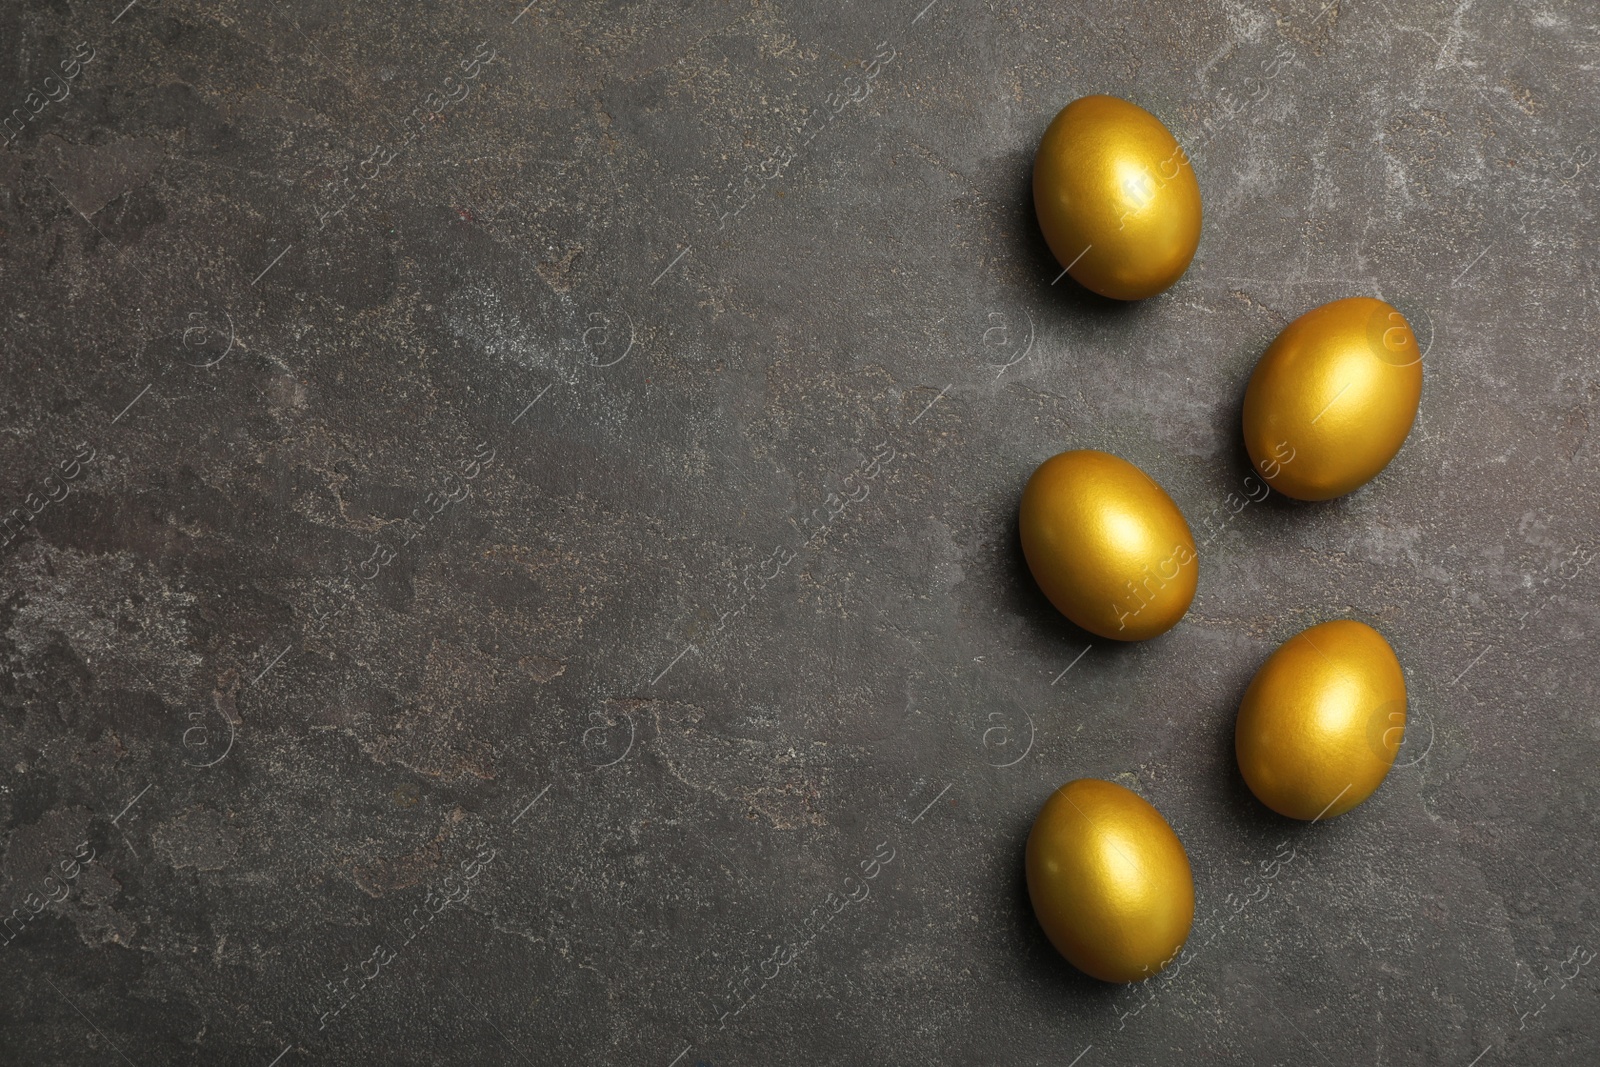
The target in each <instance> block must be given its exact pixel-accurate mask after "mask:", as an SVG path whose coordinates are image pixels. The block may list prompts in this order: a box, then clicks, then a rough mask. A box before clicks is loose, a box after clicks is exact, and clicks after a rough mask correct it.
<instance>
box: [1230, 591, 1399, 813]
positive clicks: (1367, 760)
mask: <svg viewBox="0 0 1600 1067" xmlns="http://www.w3.org/2000/svg"><path fill="white" fill-rule="evenodd" d="M1405 724H1406V680H1405V673H1404V671H1402V670H1401V667H1400V660H1399V658H1398V657H1397V656H1396V655H1395V654H1394V649H1392V648H1390V647H1389V642H1387V641H1385V640H1384V638H1383V635H1382V634H1380V633H1378V631H1377V630H1374V629H1373V628H1372V627H1370V626H1368V625H1367V624H1366V623H1362V622H1357V621H1356V620H1354V619H1335V620H1333V621H1331V622H1324V623H1320V624H1319V625H1316V626H1313V627H1311V628H1310V629H1308V630H1304V631H1302V632H1301V633H1298V634H1296V635H1295V636H1293V637H1291V638H1289V640H1287V641H1285V642H1284V643H1283V644H1282V645H1280V646H1278V648H1277V650H1276V651H1275V652H1273V653H1272V655H1271V656H1269V657H1268V658H1267V661H1266V662H1265V663H1263V664H1262V665H1261V668H1260V670H1258V671H1257V672H1256V675H1255V677H1254V678H1253V679H1251V682H1250V687H1249V688H1248V689H1246V690H1245V694H1244V699H1243V700H1242V701H1241V702H1240V704H1239V715H1238V718H1237V719H1236V720H1235V721H1234V731H1233V739H1234V754H1235V756H1236V757H1237V759H1238V761H1239V773H1240V774H1242V775H1243V776H1244V780H1245V784H1246V785H1248V786H1249V787H1250V791H1251V792H1252V793H1254V794H1255V795H1256V797H1257V799H1259V800H1260V801H1261V802H1262V803H1263V804H1265V805H1266V806H1267V807H1269V808H1271V809H1272V810H1273V811H1275V812H1277V813H1278V814H1280V815H1287V816H1288V817H1290V818H1291V819H1309V820H1311V821H1317V820H1319V819H1327V818H1332V817H1333V816H1335V815H1341V814H1343V813H1344V812H1347V811H1349V810H1350V809H1351V808H1354V807H1355V806H1356V805H1358V804H1360V803H1361V802H1362V801H1364V800H1366V799H1367V798H1368V797H1370V796H1371V795H1372V794H1373V793H1374V792H1375V791H1376V790H1377V788H1378V786H1379V785H1381V784H1382V783H1383V780H1384V778H1385V777H1386V776H1387V775H1388V773H1389V768H1390V767H1391V766H1393V764H1394V759H1395V756H1396V754H1397V753H1398V752H1399V751H1400V745H1401V743H1402V742H1403V741H1404V740H1405Z"/></svg>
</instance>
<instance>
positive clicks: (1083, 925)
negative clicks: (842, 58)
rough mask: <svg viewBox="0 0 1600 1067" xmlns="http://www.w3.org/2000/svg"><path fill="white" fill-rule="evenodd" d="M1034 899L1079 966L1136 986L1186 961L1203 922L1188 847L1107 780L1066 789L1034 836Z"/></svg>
mask: <svg viewBox="0 0 1600 1067" xmlns="http://www.w3.org/2000/svg"><path fill="white" fill-rule="evenodd" d="M1027 870H1028V897H1029V899H1031V900H1032V901H1033V913H1034V914H1035V915H1036V916H1038V918H1039V925H1040V926H1042V927H1044V932H1045V934H1046V936H1048V937H1049V938H1050V943H1051V944H1052V945H1054V946H1055V947H1056V950H1057V951H1058V952H1060V953H1061V954H1062V955H1063V956H1065V957H1066V958H1067V960H1068V962H1070V963H1071V964H1072V965H1073V966H1074V967H1076V968H1078V969H1079V970H1080V971H1083V972H1084V973H1085V974H1088V975H1092V976H1093V977H1095V978H1098V979H1100V980H1101V981H1104V982H1137V981H1138V980H1139V979H1141V978H1148V977H1149V976H1150V975H1153V974H1156V973H1157V972H1159V971H1160V970H1161V969H1162V968H1163V967H1165V966H1166V965H1167V963H1168V962H1170V961H1171V959H1172V957H1174V956H1176V955H1177V954H1178V950H1179V949H1180V948H1182V947H1183V943H1184V941H1186V940H1187V939H1188V937H1189V927H1190V925H1191V924H1192V923H1193V922H1194V877H1193V875H1192V874H1191V872H1190V870H1189V857H1188V856H1187V855H1186V854H1185V853H1184V851H1183V843H1182V842H1180V841H1179V840H1178V835H1177V834H1175V833H1173V832H1172V827H1170V826H1168V825H1167V820H1165V819H1163V818H1162V817H1161V813H1160V812H1159V811H1157V810H1156V809H1155V808H1153V807H1151V806H1150V804H1149V803H1148V802H1147V801H1146V800H1145V799H1144V798H1143V797H1141V796H1139V794H1137V793H1135V792H1132V791H1131V790H1128V789H1124V788H1123V787H1122V786H1120V785H1116V784H1115V783H1112V782H1103V781H1101V780H1099V779H1098V778H1079V779H1078V780H1077V781H1073V782H1068V783H1067V784H1066V785H1064V786H1062V787H1061V788H1060V789H1057V790H1056V791H1055V793H1054V794H1052V795H1051V797H1050V799H1049V800H1047V801H1045V803H1044V807H1042V808H1040V809H1039V815H1038V817H1037V818H1036V819H1034V820H1033V831H1032V832H1031V833H1030V834H1028V856H1027Z"/></svg>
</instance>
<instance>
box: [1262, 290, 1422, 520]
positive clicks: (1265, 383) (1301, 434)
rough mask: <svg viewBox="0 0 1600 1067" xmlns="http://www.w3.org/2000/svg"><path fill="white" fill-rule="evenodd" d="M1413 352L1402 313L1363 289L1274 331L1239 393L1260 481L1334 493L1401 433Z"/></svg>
mask: <svg viewBox="0 0 1600 1067" xmlns="http://www.w3.org/2000/svg"><path fill="white" fill-rule="evenodd" d="M1421 398H1422V353H1421V352H1420V351H1419V350H1418V349H1417V339H1416V338H1415V337H1414V336H1412V333H1411V327H1410V326H1409V325H1408V324H1407V323H1406V320H1405V316H1403V315H1401V314H1400V312H1398V311H1396V310H1395V309H1394V308H1393V307H1391V306H1389V305H1388V304H1386V303H1384V302H1383V301H1382V300H1374V299H1372V298H1371V297H1367V296H1356V297H1350V298H1349V299H1347V300H1335V301H1334V302H1333V303H1331V304H1324V305H1322V306H1321V307H1319V308H1314V309H1312V310H1311V311H1308V312H1306V313H1305V314H1304V315H1301V316H1300V317H1299V318H1298V319H1295V320H1294V321H1293V322H1291V323H1290V324H1289V325H1287V326H1285V327H1284V328H1283V332H1282V333H1280V334H1278V338H1277V340H1275V341H1273V342H1272V345H1271V346H1270V347H1269V348H1268V349H1267V351H1266V354H1264V355H1263V356H1262V357H1261V360H1260V362H1258V363H1257V364H1256V369H1255V373H1253V374H1251V375H1250V384H1249V386H1247V387H1246V388H1245V393H1244V445H1245V449H1246V450H1247V451H1248V452H1249V453H1250V461H1251V462H1252V463H1254V464H1255V467H1256V469H1257V470H1259V471H1260V472H1261V474H1262V476H1263V477H1264V478H1266V480H1267V483H1268V484H1269V485H1271V486H1272V488H1274V489H1276V490H1278V491H1279V492H1281V493H1285V494H1287V495H1289V496H1292V497H1297V498H1298V499H1300V500H1327V499H1328V498H1330V497H1336V496H1342V495H1343V494H1345V493H1348V492H1350V490H1352V489H1354V488H1356V487H1357V486H1359V485H1361V484H1363V483H1364V482H1366V481H1368V480H1369V479H1371V478H1372V477H1374V476H1375V475H1376V474H1377V473H1378V472H1379V471H1381V470H1383V468H1384V467H1386V466H1388V464H1389V461H1390V460H1391V459H1393V458H1394V456H1395V453H1396V452H1399V451H1400V446H1401V445H1402V444H1404V443H1405V439H1406V434H1408V433H1410V432H1411V424H1412V422H1414V421H1415V420H1416V417H1417V403H1418V401H1419V400H1420V399H1421Z"/></svg>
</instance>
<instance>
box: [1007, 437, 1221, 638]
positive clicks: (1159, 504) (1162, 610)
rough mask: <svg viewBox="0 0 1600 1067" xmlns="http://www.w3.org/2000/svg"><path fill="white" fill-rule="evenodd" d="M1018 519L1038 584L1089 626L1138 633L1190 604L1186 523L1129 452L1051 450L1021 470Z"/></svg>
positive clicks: (1103, 632)
mask: <svg viewBox="0 0 1600 1067" xmlns="http://www.w3.org/2000/svg"><path fill="white" fill-rule="evenodd" d="M1017 518H1018V526H1019V527H1020V528H1021V531H1022V554H1023V555H1024V556H1026V557H1027V560H1028V569H1029V570H1031V571H1032V572H1033V577H1034V580H1035V581H1037V582H1038V583H1039V588H1040V589H1042V590H1044V595H1045V596H1047V597H1049V598H1050V603H1052V604H1054V605H1055V606H1056V608H1057V609H1058V610H1059V611H1060V612H1061V614H1063V615H1065V616H1066V617H1067V618H1069V619H1071V620H1072V621H1073V622H1075V623H1077V624H1078V625H1079V626H1081V627H1083V628H1084V629H1085V630H1088V631H1089V632H1090V633H1094V634H1099V635H1100V636H1101V637H1108V638H1111V639H1113V640H1117V641H1142V640H1144V639H1145V638H1147V637H1154V636H1156V635H1157V634H1161V633H1166V632H1167V631H1168V630H1170V629H1172V627H1173V626H1174V625H1175V624H1176V623H1177V621H1178V620H1179V619H1181V618H1183V613H1184V612H1186V611H1188V610H1189V602H1190V601H1192V600H1193V599H1194V589H1195V583H1196V582H1197V581H1198V580H1199V577H1200V561H1199V557H1198V556H1197V555H1196V553H1195V547H1194V538H1193V537H1192V536H1191V535H1190V533H1189V524H1188V523H1187V522H1185V521H1184V519H1183V512H1181V511H1179V510H1178V505H1176V504H1174V503H1173V502H1172V498H1171V497H1170V496H1168V495H1167V494H1166V491H1165V490H1164V489H1162V488H1161V487H1160V486H1159V485H1157V484H1156V483H1155V482H1154V481H1152V480H1151V478H1150V476H1149V475H1148V474H1146V473H1145V472H1144V471H1142V470H1140V469H1139V468H1138V467H1135V466H1134V465H1133V464H1132V463H1129V462H1128V461H1127V460H1125V459H1120V458H1118V457H1116V456H1113V455H1110V454H1108V453H1105V452H1096V451H1094V450H1092V449H1083V450H1080V451H1076V452H1063V453H1061V454H1060V455H1058V456H1052V457H1051V458H1049V459H1047V460H1045V461H1044V462H1043V463H1041V464H1039V469H1038V470H1036V471H1034V472H1033V476H1032V477H1031V478H1029V479H1028V484H1027V486H1026V487H1025V488H1024V489H1023V490H1022V507H1021V508H1020V510H1019V513H1018V516H1017Z"/></svg>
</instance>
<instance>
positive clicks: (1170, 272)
mask: <svg viewBox="0 0 1600 1067" xmlns="http://www.w3.org/2000/svg"><path fill="white" fill-rule="evenodd" d="M1033 206H1034V210H1035V211H1036V212H1037V213H1038V216H1039V228H1040V229H1042V230H1043V231H1044V239H1045V241H1046V242H1047V243H1048V244H1049V245H1050V251H1051V252H1054V253H1055V257H1056V259H1057V260H1059V261H1060V263H1061V265H1062V266H1063V267H1065V268H1066V269H1067V272H1068V273H1069V274H1071V275H1072V277H1073V279H1074V280H1075V281H1077V282H1078V284H1080V285H1082V286H1084V287H1085V288H1088V289H1092V290H1094V291H1095V292H1097V293H1099V294H1100V295H1101V296H1109V297H1113V298H1115V299H1117V300H1142V299H1143V298H1145V297H1147V296H1154V295H1155V294H1157V293H1159V292H1161V291H1162V290H1163V289H1165V288H1167V287H1168V286H1169V285H1171V284H1172V283H1173V282H1175V281H1177V280H1178V278H1179V277H1181V276H1182V274H1183V272H1184V271H1185V270H1186V269H1188V266H1189V261H1190V260H1192V259H1193V258H1194V252H1195V249H1196V248H1198V247H1199V245H1200V184H1199V183H1198V182H1196V181H1195V178H1194V171H1193V170H1192V169H1191V168H1190V166H1189V157H1188V156H1187V155H1185V154H1184V151H1183V149H1182V148H1181V147H1179V145H1178V142H1177V141H1176V140H1175V139H1174V138H1173V136H1172V134H1171V133H1169V132H1168V131H1167V128H1166V127H1165V126H1163V125H1162V124H1161V120H1160V119H1158V118H1156V117H1155V116H1154V115H1152V114H1150V112H1148V111H1146V110H1145V109H1144V108H1142V107H1139V106H1138V105H1137V104H1130V103H1128V101H1126V100H1119V99H1118V98H1117V97H1114V96H1085V97H1082V98H1080V99H1077V100H1074V101H1073V102H1072V103H1070V104H1068V105H1067V106H1066V107H1064V108H1062V109H1061V112H1060V113H1059V114H1058V115H1056V117H1055V119H1054V120H1053V121H1051V123H1050V127H1049V128H1048V129H1047V130H1045V131H1044V137H1043V139H1042V140H1040V142H1039V151H1038V153H1037V154H1035V155H1034V157H1033Z"/></svg>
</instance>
